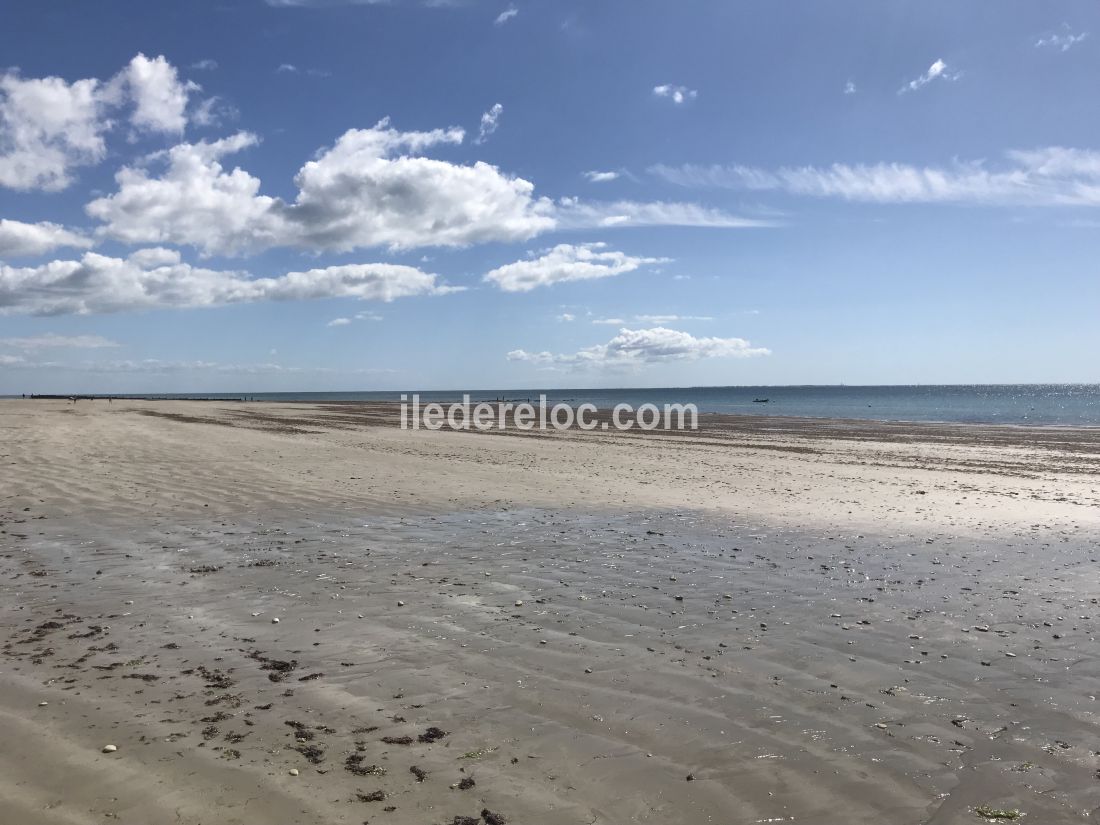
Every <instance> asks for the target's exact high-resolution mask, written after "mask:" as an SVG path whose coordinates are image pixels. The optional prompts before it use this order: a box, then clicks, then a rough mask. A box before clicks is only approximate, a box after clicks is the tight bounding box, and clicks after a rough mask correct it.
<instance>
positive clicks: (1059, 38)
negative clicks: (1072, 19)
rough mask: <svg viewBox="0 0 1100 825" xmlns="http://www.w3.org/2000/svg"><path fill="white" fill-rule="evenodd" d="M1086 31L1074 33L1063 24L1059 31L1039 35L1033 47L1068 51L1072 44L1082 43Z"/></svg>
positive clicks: (1086, 35) (1086, 34)
mask: <svg viewBox="0 0 1100 825" xmlns="http://www.w3.org/2000/svg"><path fill="white" fill-rule="evenodd" d="M1088 36H1089V33H1088V32H1080V33H1079V34H1074V33H1073V31H1072V30H1070V28H1069V26H1063V27H1062V30H1061V31H1060V32H1054V33H1053V34H1048V35H1046V36H1044V37H1040V38H1039V39H1038V40H1036V41H1035V48H1037V49H1054V50H1056V51H1060V52H1068V51H1069V50H1070V49H1072V48H1073V47H1074V46H1077V45H1079V44H1080V43H1083V42H1084V41H1085V40H1086V39H1088Z"/></svg>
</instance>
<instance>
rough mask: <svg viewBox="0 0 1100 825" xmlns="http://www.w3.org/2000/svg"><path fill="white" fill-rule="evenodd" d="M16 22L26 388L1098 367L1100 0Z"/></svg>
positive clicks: (252, 387)
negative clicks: (1099, 82)
mask: <svg viewBox="0 0 1100 825" xmlns="http://www.w3.org/2000/svg"><path fill="white" fill-rule="evenodd" d="M4 21H5V22H4V25H3V26H2V27H0V54H2V55H3V57H2V58H0V63H2V64H4V65H3V66H0V221H2V223H0V393H20V392H50V391H56V392H73V391H79V392H89V391H103V392H141V391H149V392H152V391H166V392H171V391H255V392H259V391H264V390H326V389H334V390H355V389H364V390H367V389H460V388H494V387H509V388H518V387H540V386H574V387H584V386H667V385H678V386H683V385H701V384H713V385H724V384H786V383H848V384H859V383H914V382H919V383H936V382H944V383H971V382H1014V381H1019V382H1047V381H1052V382H1053V381H1090V382H1095V381H1097V380H1100V374H1098V371H1097V367H1096V362H1097V358H1096V355H1097V353H1098V352H1100V323H1097V320H1098V319H1097V310H1098V308H1100V279H1098V278H1097V274H1096V266H1097V263H1096V262H1097V260H1098V255H1097V252H1098V251H1100V248H1098V247H1100V142H1098V140H1097V137H1096V136H1097V135H1098V134H1100V129H1098V127H1100V103H1098V102H1097V97H1096V91H1095V82H1096V78H1097V76H1098V75H1100V11H1098V10H1097V8H1096V6H1095V4H1094V3H1091V2H1084V1H1083V0H1082V1H1081V2H1059V1H1058V0H1050V1H1049V2H1044V3H1034V2H1011V1H1009V2H999V3H990V2H932V3H929V2H920V3H917V2H900V1H897V2H888V1H884V2H876V3H868V2H859V3H856V2H839V1H838V2H821V0H805V1H804V2H796V1H795V0H792V1H791V2H785V3H782V4H779V3H774V2H736V1H735V0H729V2H718V0H712V1H711V2H703V0H677V2H671V0H660V1H659V0H600V1H599V2H595V1H594V0H555V1H554V2H550V0H542V1H541V2H540V1H539V0H527V1H526V2H524V0H516V2H514V3H508V2H499V1H498V0H491V1H490V0H453V2H442V0H438V1H437V2H433V3H426V2H414V0H391V2H388V3H380V2H379V3H362V2H360V3H348V2H337V0H328V1H327V2H310V1H309V0H297V1H296V2H295V1H294V0H268V1H267V2H265V0H247V1H243V0H242V2H230V0H222V2H218V3H205V2H197V1H196V2H187V3H182V2H180V3H155V4H153V3H147V2H102V3H95V4H89V3H85V2H56V3H50V4H43V3H33V4H32V3H29V2H28V3H13V2H8V3H6V4H5V10H4Z"/></svg>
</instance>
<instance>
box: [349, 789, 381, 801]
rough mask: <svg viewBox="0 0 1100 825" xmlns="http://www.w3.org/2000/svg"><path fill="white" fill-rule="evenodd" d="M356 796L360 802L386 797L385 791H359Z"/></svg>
mask: <svg viewBox="0 0 1100 825" xmlns="http://www.w3.org/2000/svg"><path fill="white" fill-rule="evenodd" d="M356 797H357V798H358V799H359V801H360V802H381V801H383V800H384V799H385V798H386V792H385V791H371V792H370V793H359V794H356Z"/></svg>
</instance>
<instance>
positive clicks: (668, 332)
mask: <svg viewBox="0 0 1100 825" xmlns="http://www.w3.org/2000/svg"><path fill="white" fill-rule="evenodd" d="M770 354H771V350H768V349H766V348H764V347H754V346H752V344H751V343H750V342H749V341H746V340H745V339H744V338H715V337H711V338H697V337H695V336H694V335H691V334H690V333H687V332H681V331H679V330H675V329H668V328H666V327H653V328H650V329H633V330H632V329H626V328H623V329H620V330H619V333H618V334H617V335H616V336H615V337H614V338H612V339H611V340H610V341H608V342H607V343H606V344H596V345H594V346H591V347H585V348H584V349H581V350H578V351H577V352H573V353H557V354H555V353H551V352H528V351H526V350H522V349H516V350H512V351H511V352H509V353H508V356H507V357H508V360H509V361H522V362H525V363H529V364H535V365H537V366H541V367H547V368H567V369H604V368H612V369H624V368H626V369H637V368H640V367H643V366H646V365H649V364H659V363H668V362H675V361H698V360H700V359H704V358H754V357H758V356H764V355H770Z"/></svg>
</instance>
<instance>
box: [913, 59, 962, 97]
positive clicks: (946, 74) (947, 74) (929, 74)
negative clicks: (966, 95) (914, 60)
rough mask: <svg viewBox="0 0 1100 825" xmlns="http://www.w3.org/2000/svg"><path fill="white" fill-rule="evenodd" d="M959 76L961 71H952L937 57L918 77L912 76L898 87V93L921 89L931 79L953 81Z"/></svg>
mask: <svg viewBox="0 0 1100 825" xmlns="http://www.w3.org/2000/svg"><path fill="white" fill-rule="evenodd" d="M960 77H962V72H957V71H953V70H952V69H951V68H949V67H948V65H947V64H946V63H945V62H944V61H943V60H942V59H937V60H936V61H935V62H934V63H933V64H932V65H931V66H929V67H928V71H926V72H925V73H924V74H922V75H920V76H919V77H915V78H913V79H912V80H910V81H909V82H908V83H906V84H905V85H904V86H902V87H901V88H900V89H898V94H899V95H903V94H905V93H907V92H915V91H917V90H919V89H923V88H924V87H925V86H927V85H928V84H929V83H931V82H932V81H933V80H945V81H954V80H958V79H959V78H960Z"/></svg>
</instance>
